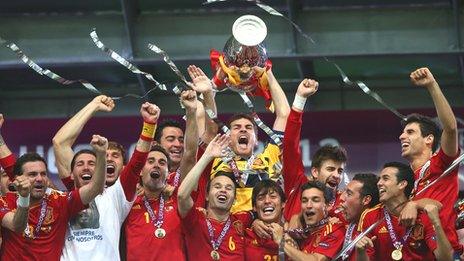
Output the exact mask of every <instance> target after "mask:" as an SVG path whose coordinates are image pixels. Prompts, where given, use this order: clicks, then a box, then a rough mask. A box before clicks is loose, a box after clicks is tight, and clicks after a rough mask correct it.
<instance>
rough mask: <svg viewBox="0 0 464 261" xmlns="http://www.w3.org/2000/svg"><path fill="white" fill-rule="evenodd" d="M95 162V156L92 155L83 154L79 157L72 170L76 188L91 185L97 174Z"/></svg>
mask: <svg viewBox="0 0 464 261" xmlns="http://www.w3.org/2000/svg"><path fill="white" fill-rule="evenodd" d="M95 160H96V159H95V156H94V155H92V154H87V153H83V154H80V155H79V156H77V158H76V161H75V164H74V169H73V170H72V175H73V178H74V183H75V184H76V187H78V188H80V187H82V186H84V185H86V184H89V183H90V180H91V179H92V176H93V174H94V173H95Z"/></svg>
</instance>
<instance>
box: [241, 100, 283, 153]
mask: <svg viewBox="0 0 464 261" xmlns="http://www.w3.org/2000/svg"><path fill="white" fill-rule="evenodd" d="M239 94H240V97H241V98H242V100H243V102H244V103H245V105H246V106H247V107H248V109H249V110H250V113H251V114H252V116H253V120H254V121H255V123H256V125H258V127H259V128H260V129H262V130H263V131H264V132H265V133H266V134H267V135H268V136H269V137H270V138H271V139H272V140H273V141H274V143H275V144H276V145H278V146H281V145H282V141H281V140H280V138H279V136H278V135H277V134H275V133H274V131H272V129H271V128H269V127H268V126H267V125H266V124H264V122H263V121H262V120H261V119H260V118H259V117H258V114H257V113H256V112H255V108H254V105H253V103H252V102H251V100H250V98H249V97H248V95H246V93H245V92H239Z"/></svg>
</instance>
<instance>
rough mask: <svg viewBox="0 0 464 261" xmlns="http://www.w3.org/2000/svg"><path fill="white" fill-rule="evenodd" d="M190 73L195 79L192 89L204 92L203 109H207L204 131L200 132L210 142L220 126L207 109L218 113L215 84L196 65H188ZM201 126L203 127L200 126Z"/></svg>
mask: <svg viewBox="0 0 464 261" xmlns="http://www.w3.org/2000/svg"><path fill="white" fill-rule="evenodd" d="M188 73H189V75H190V78H191V79H192V81H193V84H192V85H191V87H192V89H194V90H195V91H197V92H199V93H201V94H203V109H204V110H205V111H204V113H205V114H206V115H205V128H204V132H200V133H199V134H200V137H201V139H202V141H203V142H205V143H206V144H208V143H209V142H210V141H211V140H212V139H213V138H214V137H215V136H216V134H217V132H218V126H217V124H216V123H215V122H214V121H213V120H211V118H210V117H209V115H208V114H207V113H206V110H209V111H211V112H213V113H214V115H217V108H216V101H215V99H214V96H215V95H214V92H213V85H212V82H211V81H210V79H209V78H208V77H207V76H206V74H205V73H204V72H203V71H202V70H201V69H200V68H199V67H196V66H195V65H190V66H189V67H188ZM200 128H201V127H200Z"/></svg>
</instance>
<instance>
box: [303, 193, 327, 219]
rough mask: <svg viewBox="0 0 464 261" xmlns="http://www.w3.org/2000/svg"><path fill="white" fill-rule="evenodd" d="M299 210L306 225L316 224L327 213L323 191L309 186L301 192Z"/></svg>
mask: <svg viewBox="0 0 464 261" xmlns="http://www.w3.org/2000/svg"><path fill="white" fill-rule="evenodd" d="M301 211H302V216H303V220H304V221H305V223H306V225H316V224H317V223H318V222H319V221H321V220H322V219H323V218H324V217H325V216H326V215H327V205H326V203H325V201H324V193H323V192H322V191H320V190H319V189H317V188H310V189H306V190H304V191H303V193H302V194H301Z"/></svg>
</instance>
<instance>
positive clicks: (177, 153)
mask: <svg viewBox="0 0 464 261" xmlns="http://www.w3.org/2000/svg"><path fill="white" fill-rule="evenodd" d="M169 157H171V159H180V158H181V157H182V149H170V150H169Z"/></svg>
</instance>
